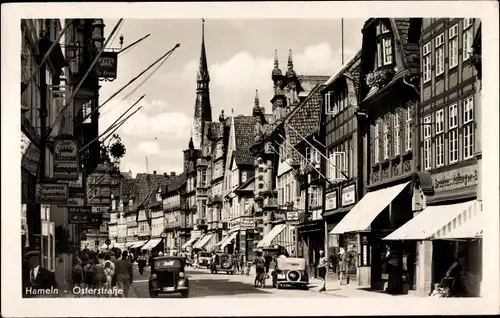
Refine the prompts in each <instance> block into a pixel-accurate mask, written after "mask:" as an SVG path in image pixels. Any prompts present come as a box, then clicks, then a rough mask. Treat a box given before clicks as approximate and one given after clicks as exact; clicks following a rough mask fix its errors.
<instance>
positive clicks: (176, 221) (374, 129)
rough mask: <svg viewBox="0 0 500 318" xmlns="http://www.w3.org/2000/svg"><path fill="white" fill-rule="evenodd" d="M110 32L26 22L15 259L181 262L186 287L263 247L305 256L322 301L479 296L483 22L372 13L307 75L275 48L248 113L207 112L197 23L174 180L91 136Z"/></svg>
mask: <svg viewBox="0 0 500 318" xmlns="http://www.w3.org/2000/svg"><path fill="white" fill-rule="evenodd" d="M342 23H343V22H342ZM103 28H104V23H103V21H102V19H68V20H65V21H60V20H58V19H44V20H23V22H22V32H23V46H22V49H21V57H22V59H21V60H22V63H23V69H22V87H23V92H22V98H21V101H22V102H21V104H22V105H21V107H22V108H21V110H22V118H21V119H22V132H23V141H22V143H23V146H22V153H23V159H22V160H23V161H22V164H21V166H22V169H21V171H22V189H23V192H22V194H23V198H22V213H23V214H22V215H23V227H22V232H21V235H22V238H23V246H22V248H23V252H24V254H26V253H28V254H27V255H30V254H29V253H33V252H37V253H40V255H41V258H40V259H41V260H42V263H41V266H42V267H44V268H46V269H47V270H49V271H52V272H54V273H55V274H54V276H55V280H56V281H57V285H58V286H66V285H67V284H71V281H72V271H71V269H72V268H73V267H74V265H75V262H78V261H77V260H76V259H77V258H75V257H74V256H75V255H77V254H78V253H80V252H82V251H85V252H87V251H94V252H95V253H116V254H117V257H120V255H121V254H120V253H121V252H123V251H128V252H129V255H132V257H131V260H132V262H135V261H137V262H138V263H139V261H140V259H138V257H139V256H140V255H142V257H145V258H148V259H149V261H150V262H151V260H152V259H153V258H154V257H157V256H162V255H163V256H166V255H170V256H180V257H183V258H184V259H185V261H186V262H188V263H189V264H192V265H193V266H194V269H192V271H193V274H192V275H193V277H197V276H196V275H199V273H198V274H196V273H197V271H203V270H205V269H204V268H203V269H200V267H207V266H208V267H210V266H211V265H209V263H207V264H205V265H201V263H200V262H201V258H203V257H211V255H212V254H213V253H216V254H217V255H223V256H220V257H228V259H229V258H230V259H232V260H233V261H234V265H235V266H236V265H237V266H236V267H235V268H234V269H233V267H232V266H233V265H231V270H227V272H228V273H230V274H238V273H239V272H240V269H241V271H242V272H243V268H247V267H248V268H250V267H249V266H250V265H248V264H251V263H252V262H254V260H255V259H257V258H258V257H259V256H260V255H261V254H262V253H264V256H266V257H267V258H269V259H270V260H275V261H274V262H275V263H274V264H278V263H279V262H278V260H276V259H277V258H279V257H281V256H284V257H286V258H289V259H293V260H296V259H298V260H300V261H297V262H298V263H297V264H301V265H300V266H303V273H302V274H301V275H303V276H304V277H306V278H307V279H308V283H309V285H310V286H309V287H311V288H316V287H319V286H323V287H321V288H320V289H321V291H325V293H323V294H321V295H322V296H323V295H333V294H335V292H331V293H330V291H329V289H330V285H332V284H333V285H335V284H340V285H342V287H344V285H348V286H349V287H345V288H351V289H352V295H361V294H359V293H361V290H371V291H382V292H384V293H386V294H398V295H399V294H409V295H413V296H422V297H427V296H430V295H435V294H436V293H438V292H439V291H441V290H442V288H444V285H443V278H446V277H450V276H451V277H452V278H454V279H455V281H454V284H455V285H454V286H458V287H453V288H451V290H450V291H449V292H450V295H452V294H453V293H457V294H456V295H460V296H463V295H467V296H479V295H480V294H481V282H482V279H483V278H482V269H481V267H482V265H481V263H482V230H483V226H484V222H483V215H484V214H483V213H484V212H483V211H482V203H481V201H482V195H481V186H480V184H481V180H480V178H479V176H480V171H481V169H482V166H481V154H482V147H481V120H480V118H481V98H480V90H481V44H480V43H481V41H480V37H481V21H480V20H479V19H472V18H465V19H464V18H439V19H437V18H369V19H367V20H366V21H365V23H364V25H363V26H362V30H360V31H361V34H362V39H361V46H360V47H358V48H357V50H356V51H355V52H354V54H353V55H352V56H351V57H350V58H349V59H346V60H345V61H344V56H343V53H342V66H341V67H339V68H338V71H337V72H335V73H333V74H328V73H326V72H325V73H326V74H322V73H319V74H302V70H301V69H299V68H298V67H296V66H295V64H294V62H295V61H294V54H293V52H292V50H291V49H290V50H289V51H288V52H286V53H287V56H288V58H287V60H286V61H280V60H279V58H278V53H279V52H278V51H274V58H273V63H271V64H269V68H268V72H267V76H268V82H267V83H264V84H263V83H255V86H251V85H248V87H247V88H246V89H247V90H251V92H252V95H253V94H254V96H255V97H254V99H253V100H252V99H250V100H248V106H249V107H246V109H249V108H250V107H251V109H252V112H251V113H244V114H243V113H241V111H240V109H243V108H242V107H241V106H239V105H222V106H219V105H218V107H219V108H220V107H222V108H223V109H224V110H225V111H224V110H222V111H221V112H220V113H219V114H218V116H217V115H216V114H213V113H212V111H213V105H212V103H211V90H213V89H214V88H211V86H210V85H211V73H210V70H209V65H210V64H209V61H210V60H209V58H208V55H209V54H207V53H210V51H209V50H208V48H209V47H213V46H215V43H209V42H208V40H207V41H206V36H205V33H206V32H207V33H209V32H210V23H205V21H204V20H203V21H202V23H201V25H200V29H201V43H200V44H198V45H201V52H200V56H199V63H198V65H197V66H196V81H195V82H193V92H194V93H195V100H194V102H193V103H192V105H190V106H189V108H190V109H192V112H191V113H192V118H190V120H191V121H192V125H191V130H190V135H189V136H185V144H184V145H183V146H182V147H181V148H179V149H178V153H175V154H173V155H174V156H176V157H178V158H182V170H181V171H172V170H174V169H172V170H169V171H167V172H161V171H158V172H157V171H153V172H152V173H149V171H148V170H149V168H148V167H147V169H148V170H146V172H139V171H134V174H133V173H132V171H126V170H128V169H127V168H126V167H122V166H120V159H121V158H122V157H123V156H126V155H127V154H126V152H125V148H126V147H129V145H124V144H123V143H122V141H121V139H120V136H118V135H117V134H114V130H107V131H106V133H105V134H101V133H100V132H101V131H102V130H100V129H99V111H98V109H99V108H100V105H102V104H103V101H102V98H101V99H99V89H100V85H101V84H102V85H106V83H105V82H104V83H100V82H99V81H100V80H101V81H102V80H103V79H113V78H116V74H117V69H116V63H117V62H116V61H117V59H119V57H120V56H119V53H120V52H121V50H123V48H121V47H120V48H117V49H110V48H107V47H106V43H107V39H104V37H103ZM61 30H62V31H61ZM60 33H65V36H64V41H65V42H60V37H59V36H58V35H59V34H60ZM198 36H199V35H198ZM120 41H121V42H123V39H121V40H120ZM197 41H198V40H197ZM59 43H61V44H59ZM62 43H64V45H63V44H62ZM120 46H121V44H120ZM105 47H106V49H105V50H104V48H105ZM174 50H175V48H174ZM270 52H271V53H272V52H273V49H272V48H271V49H270ZM280 53H282V52H280ZM46 54H47V56H48V58H47V59H46V60H44V62H43V63H40V59H41V58H40V57H44V56H45V55H46ZM96 65H97V66H96ZM33 71H36V72H35V73H33ZM87 71H88V72H87ZM192 75H193V78H194V74H192ZM235 80H238V79H236V78H235ZM251 84H254V83H251ZM263 85H265V86H266V87H272V89H273V90H272V98H271V100H263V99H262V98H261V95H260V94H259V90H258V89H257V88H258V87H262V86H263ZM216 89H220V87H217V86H216ZM141 99H142V97H141ZM252 105H253V107H252ZM186 107H187V106H186ZM267 110H271V111H267ZM59 117H61V118H60V119H59ZM127 118H128V117H127ZM125 120H126V119H125ZM123 123H124V122H121V124H123ZM115 127H119V126H113V127H112V128H115ZM158 137H161V136H158ZM147 160H148V158H147V157H146V162H147ZM146 165H147V163H146ZM207 255H208V256H207ZM214 257H215V256H214ZM224 259H226V258H224ZM233 261H232V262H233ZM221 262H222V261H221ZM270 262H271V261H270ZM222 263H223V262H222ZM266 264H267V261H266ZM139 266H141V265H139ZM214 266H215V265H214ZM220 266H222V265H220ZM266 266H268V265H266ZM276 266H277V265H276ZM298 266H299V265H298ZM457 266H458V267H457ZM146 267H147V266H146ZM275 268H277V267H275ZM455 268H460V269H461V270H459V271H458V274H456V275H455V274H454V273H455V272H456V271H457V270H456V269H455ZM134 270H135V269H134ZM151 270H152V269H151ZM219 270H220V271H225V270H224V269H220V268H219ZM216 271H217V269H216V267H214V268H212V272H216ZM249 272H250V269H249ZM325 272H326V274H325ZM26 273H29V270H28V271H27V272H26ZM26 273H25V274H26ZM253 274H254V272H253V270H252V275H253ZM26 275H28V274H26ZM138 275H139V274H138ZM140 275H143V273H142V269H141V273H140ZM144 275H147V274H144ZM183 275H184V274H183ZM270 275H271V274H270ZM272 275H274V274H272ZM272 275H271V277H270V280H272V281H273V282H272V285H274V287H276V286H277V284H276V282H277V279H278V278H277V277H274V276H272ZM276 275H278V274H276ZM453 275H455V276H453ZM301 277H302V276H301ZM145 279H146V280H147V279H148V278H145ZM193 279H195V278H193ZM231 279H233V280H237V281H238V284H246V285H248V286H251V288H253V286H252V285H253V279H250V280H249V279H248V278H247V277H246V275H243V276H241V277H240V276H238V278H231ZM287 279H288V280H290V279H291V278H287ZM25 280H26V281H28V282H29V281H30V279H29V276H26V277H25ZM323 282H326V287H325V286H324V285H321V284H322V283H323ZM205 283H206V284H209V283H207V282H205ZM210 284H214V286H215V285H217V284H218V282H216V281H213V282H210ZM210 284H209V285H210ZM269 284H271V283H269ZM314 284H316V285H314ZM141 288H142V289H141ZM148 288H149V287H148V286H147V283H145V284H144V285H143V287H140V288H139V289H136V291H135V296H136V297H149V296H151V295H152V294H151V293H150V291H149V292H148ZM192 288H193V287H192ZM207 288H210V286H208V287H207ZM214 288H215V287H214ZM216 288H217V289H218V290H220V292H221V293H224V287H223V286H222V285H220V286H219V287H216ZM238 288H241V289H242V290H244V289H245V288H246V287H238ZM306 288H308V286H307V285H306ZM345 288H344V289H345ZM443 290H444V289H443ZM358 291H359V293H358ZM343 292H344V291H340V292H339V293H343ZM193 293H195V294H196V292H193ZM242 293H243V292H242ZM269 293H272V294H273V295H274V294H276V295H280V294H279V292H278V291H276V290H274V291H272V292H269ZM304 293H306V292H304ZM357 293H358V294H357ZM367 293H368V294H367V295H365V294H363V295H364V296H369V295H370V293H369V292H367ZM297 295H299V297H302V296H303V294H300V293H298V294H297Z"/></svg>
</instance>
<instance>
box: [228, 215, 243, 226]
mask: <svg viewBox="0 0 500 318" xmlns="http://www.w3.org/2000/svg"><path fill="white" fill-rule="evenodd" d="M239 225H240V218H239V217H238V218H234V219H232V220H230V221H229V224H228V226H229V228H230V229H232V228H235V227H238V226H239Z"/></svg>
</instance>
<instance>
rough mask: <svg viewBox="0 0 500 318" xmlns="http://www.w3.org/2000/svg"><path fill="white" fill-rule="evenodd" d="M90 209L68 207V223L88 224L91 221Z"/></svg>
mask: <svg viewBox="0 0 500 318" xmlns="http://www.w3.org/2000/svg"><path fill="white" fill-rule="evenodd" d="M91 211H92V210H91V208H90V207H68V223H70V224H87V223H89V222H90V219H91V216H92V214H91Z"/></svg>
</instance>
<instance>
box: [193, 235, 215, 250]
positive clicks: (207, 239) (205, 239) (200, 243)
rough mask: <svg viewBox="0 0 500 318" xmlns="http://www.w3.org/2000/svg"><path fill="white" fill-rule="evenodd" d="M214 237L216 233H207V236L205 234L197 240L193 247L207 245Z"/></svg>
mask: <svg viewBox="0 0 500 318" xmlns="http://www.w3.org/2000/svg"><path fill="white" fill-rule="evenodd" d="M213 237H214V234H212V233H210V234H206V235H205V236H203V237H202V238H201V239H200V240H199V241H198V242H196V243H195V244H194V245H193V248H200V249H201V248H204V247H205V246H207V245H208V242H210V240H211V239H212V238H213Z"/></svg>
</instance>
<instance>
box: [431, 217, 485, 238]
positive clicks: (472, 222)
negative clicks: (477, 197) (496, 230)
mask: <svg viewBox="0 0 500 318" xmlns="http://www.w3.org/2000/svg"><path fill="white" fill-rule="evenodd" d="M480 211H481V212H480V213H478V214H477V215H475V216H473V217H472V218H471V219H469V220H468V221H466V222H465V223H463V224H462V225H460V226H458V227H457V228H456V229H454V230H452V231H450V232H448V233H447V234H446V235H444V236H443V237H442V238H441V239H443V240H456V239H477V238H481V237H482V236H483V229H484V227H485V224H486V223H485V219H484V214H483V212H482V210H480Z"/></svg>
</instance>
